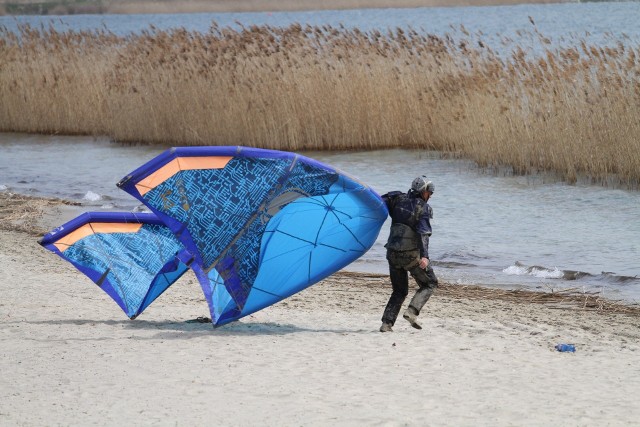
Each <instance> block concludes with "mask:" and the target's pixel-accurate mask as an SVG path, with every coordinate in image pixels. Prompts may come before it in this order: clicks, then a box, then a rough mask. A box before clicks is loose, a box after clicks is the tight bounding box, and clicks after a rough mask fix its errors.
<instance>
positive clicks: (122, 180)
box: [116, 175, 131, 188]
mask: <svg viewBox="0 0 640 427" xmlns="http://www.w3.org/2000/svg"><path fill="white" fill-rule="evenodd" d="M130 179H131V175H127V176H125V177H124V178H122V179H121V180H120V181H118V183H117V184H116V186H117V187H118V188H122V187H124V186H125V185H126V184H127V182H129V180H130Z"/></svg>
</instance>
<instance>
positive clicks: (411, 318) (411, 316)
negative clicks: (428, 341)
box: [402, 308, 422, 329]
mask: <svg viewBox="0 0 640 427" xmlns="http://www.w3.org/2000/svg"><path fill="white" fill-rule="evenodd" d="M402 317H404V318H405V320H406V321H407V322H409V323H411V326H413V327H414V328H416V329H422V326H420V323H418V320H417V319H418V315H417V314H415V313H414V312H413V310H411V308H407V309H406V310H405V311H404V314H403V315H402Z"/></svg>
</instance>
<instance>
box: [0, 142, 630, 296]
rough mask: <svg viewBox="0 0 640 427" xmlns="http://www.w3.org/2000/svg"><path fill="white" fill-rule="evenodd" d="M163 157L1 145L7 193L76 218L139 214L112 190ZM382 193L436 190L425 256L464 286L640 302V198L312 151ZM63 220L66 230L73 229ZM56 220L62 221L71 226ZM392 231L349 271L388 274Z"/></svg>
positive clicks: (438, 162)
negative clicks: (420, 183)
mask: <svg viewBox="0 0 640 427" xmlns="http://www.w3.org/2000/svg"><path fill="white" fill-rule="evenodd" d="M166 148H168V147H158V146H131V145H121V144H115V143H111V142H109V141H108V140H106V139H96V138H91V137H67V136H37V135H21V134H0V191H13V192H19V193H23V194H31V195H43V196H54V197H60V198H64V199H69V200H74V201H79V202H81V203H82V204H83V206H82V208H81V211H91V210H126V211H131V210H134V209H139V207H140V205H139V202H137V200H135V199H133V198H132V197H131V196H129V195H128V194H126V193H124V192H123V191H121V190H119V189H118V188H117V187H116V185H115V184H116V183H117V182H118V181H119V180H120V179H121V178H123V177H124V176H125V175H127V174H128V173H129V172H131V171H133V170H134V169H136V168H137V167H138V166H140V165H141V164H143V163H144V162H146V161H148V160H150V159H151V158H153V157H155V156H156V155H158V154H159V153H160V152H162V151H163V150H164V149H166ZM303 154H305V155H307V156H309V157H312V158H314V159H317V160H320V161H322V162H325V163H328V164H330V165H332V166H334V167H336V168H338V169H341V170H343V171H345V172H347V173H349V174H351V175H353V176H355V177H357V178H358V179H360V180H362V181H363V182H366V183H368V184H369V185H371V187H372V188H373V189H374V190H376V191H377V192H378V193H380V194H383V193H386V192H388V191H392V190H402V191H405V190H407V189H408V187H409V185H410V183H411V181H412V180H413V178H415V177H416V176H418V175H422V174H426V175H427V176H428V177H429V179H431V180H432V181H433V182H434V183H435V184H436V192H435V194H434V196H433V197H432V199H431V201H430V204H431V205H432V207H433V209H434V220H433V224H432V225H433V228H434V235H433V237H432V239H431V244H430V255H431V258H432V261H433V262H434V267H435V268H436V272H437V273H438V275H439V276H440V277H441V278H442V279H443V280H446V281H449V282H454V283H460V284H480V285H488V286H498V287H506V288H511V289H513V288H521V287H526V288H531V289H536V288H542V289H566V288H578V289H579V290H583V289H584V290H585V291H590V292H591V291H594V292H595V291H597V292H603V293H604V295H605V296H606V297H608V298H611V299H618V300H624V301H627V302H639V301H640V278H639V277H640V257H639V255H640V221H639V219H640V192H633V191H625V190H618V189H610V188H603V187H594V186H583V185H567V184H564V183H562V182H558V181H555V180H554V179H552V178H551V177H543V176H534V177H513V176H496V175H495V174H489V173H486V172H483V171H482V170H479V169H477V168H476V167H475V166H474V165H473V164H472V163H471V162H468V161H463V160H451V159H443V158H441V157H440V156H439V155H438V153H430V152H424V151H415V150H385V151H372V152H347V153H343V152H309V153H303ZM67 219H68V218H66V219H64V220H67ZM64 220H63V219H61V222H63V221H64ZM388 228H389V224H388V223H387V224H385V226H384V227H383V229H382V232H381V234H380V237H379V239H378V241H377V242H376V243H375V245H374V247H373V248H372V250H371V251H369V252H368V253H367V254H366V255H365V256H364V257H363V258H361V259H360V260H358V261H356V262H355V263H354V264H352V265H351V266H350V267H349V269H350V270H353V271H369V272H380V273H386V271H387V264H386V260H385V250H384V247H383V246H384V243H385V241H386V238H387V236H388Z"/></svg>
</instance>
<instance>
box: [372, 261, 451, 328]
mask: <svg viewBox="0 0 640 427" xmlns="http://www.w3.org/2000/svg"><path fill="white" fill-rule="evenodd" d="M387 261H389V276H390V278H391V286H392V287H393V292H392V293H391V297H390V298H389V302H388V303H387V307H386V308H385V309H384V314H383V315H382V321H383V322H385V323H390V324H391V325H393V324H394V323H395V322H396V318H397V317H398V314H399V313H400V309H401V308H402V304H403V303H404V300H405V298H406V297H407V295H408V294H409V274H411V276H412V277H413V278H414V279H415V281H416V283H417V284H418V290H417V291H416V294H415V295H414V296H413V298H412V299H411V302H410V303H409V307H411V308H413V309H414V310H415V311H416V313H417V314H420V310H422V307H423V306H424V305H425V304H426V303H427V301H428V300H429V298H430V297H431V294H433V291H434V290H435V288H436V287H437V286H438V278H437V277H436V274H435V273H434V272H433V268H431V264H429V265H428V266H427V269H426V270H424V269H422V268H420V253H419V252H418V251H404V252H399V251H392V250H387Z"/></svg>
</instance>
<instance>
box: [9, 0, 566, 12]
mask: <svg viewBox="0 0 640 427" xmlns="http://www.w3.org/2000/svg"><path fill="white" fill-rule="evenodd" d="M567 2H568V1H566V0H565V1H562V0H538V1H534V2H530V1H527V0H398V1H395V2H389V0H346V1H344V0H343V1H339V0H322V1H319V2H318V1H313V2H310V1H307V2H304V1H291V0H239V1H224V0H223V1H207V0H182V1H162V0H143V1H131V0H119V1H118V0H116V1H114V0H102V1H96V0H84V1H76V2H74V3H72V4H69V3H63V2H55V1H53V2H46V1H38V0H31V1H29V0H22V1H19V0H14V1H3V2H1V3H0V16H2V15H44V16H59V15H76V14H99V15H102V14H123V15H124V14H147V13H149V14H174V13H244V12H268V13H270V12H302V11H317V10H350V9H383V8H421V7H469V6H478V7H481V6H512V5H521V4H530V3H534V4H549V3H567Z"/></svg>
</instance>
